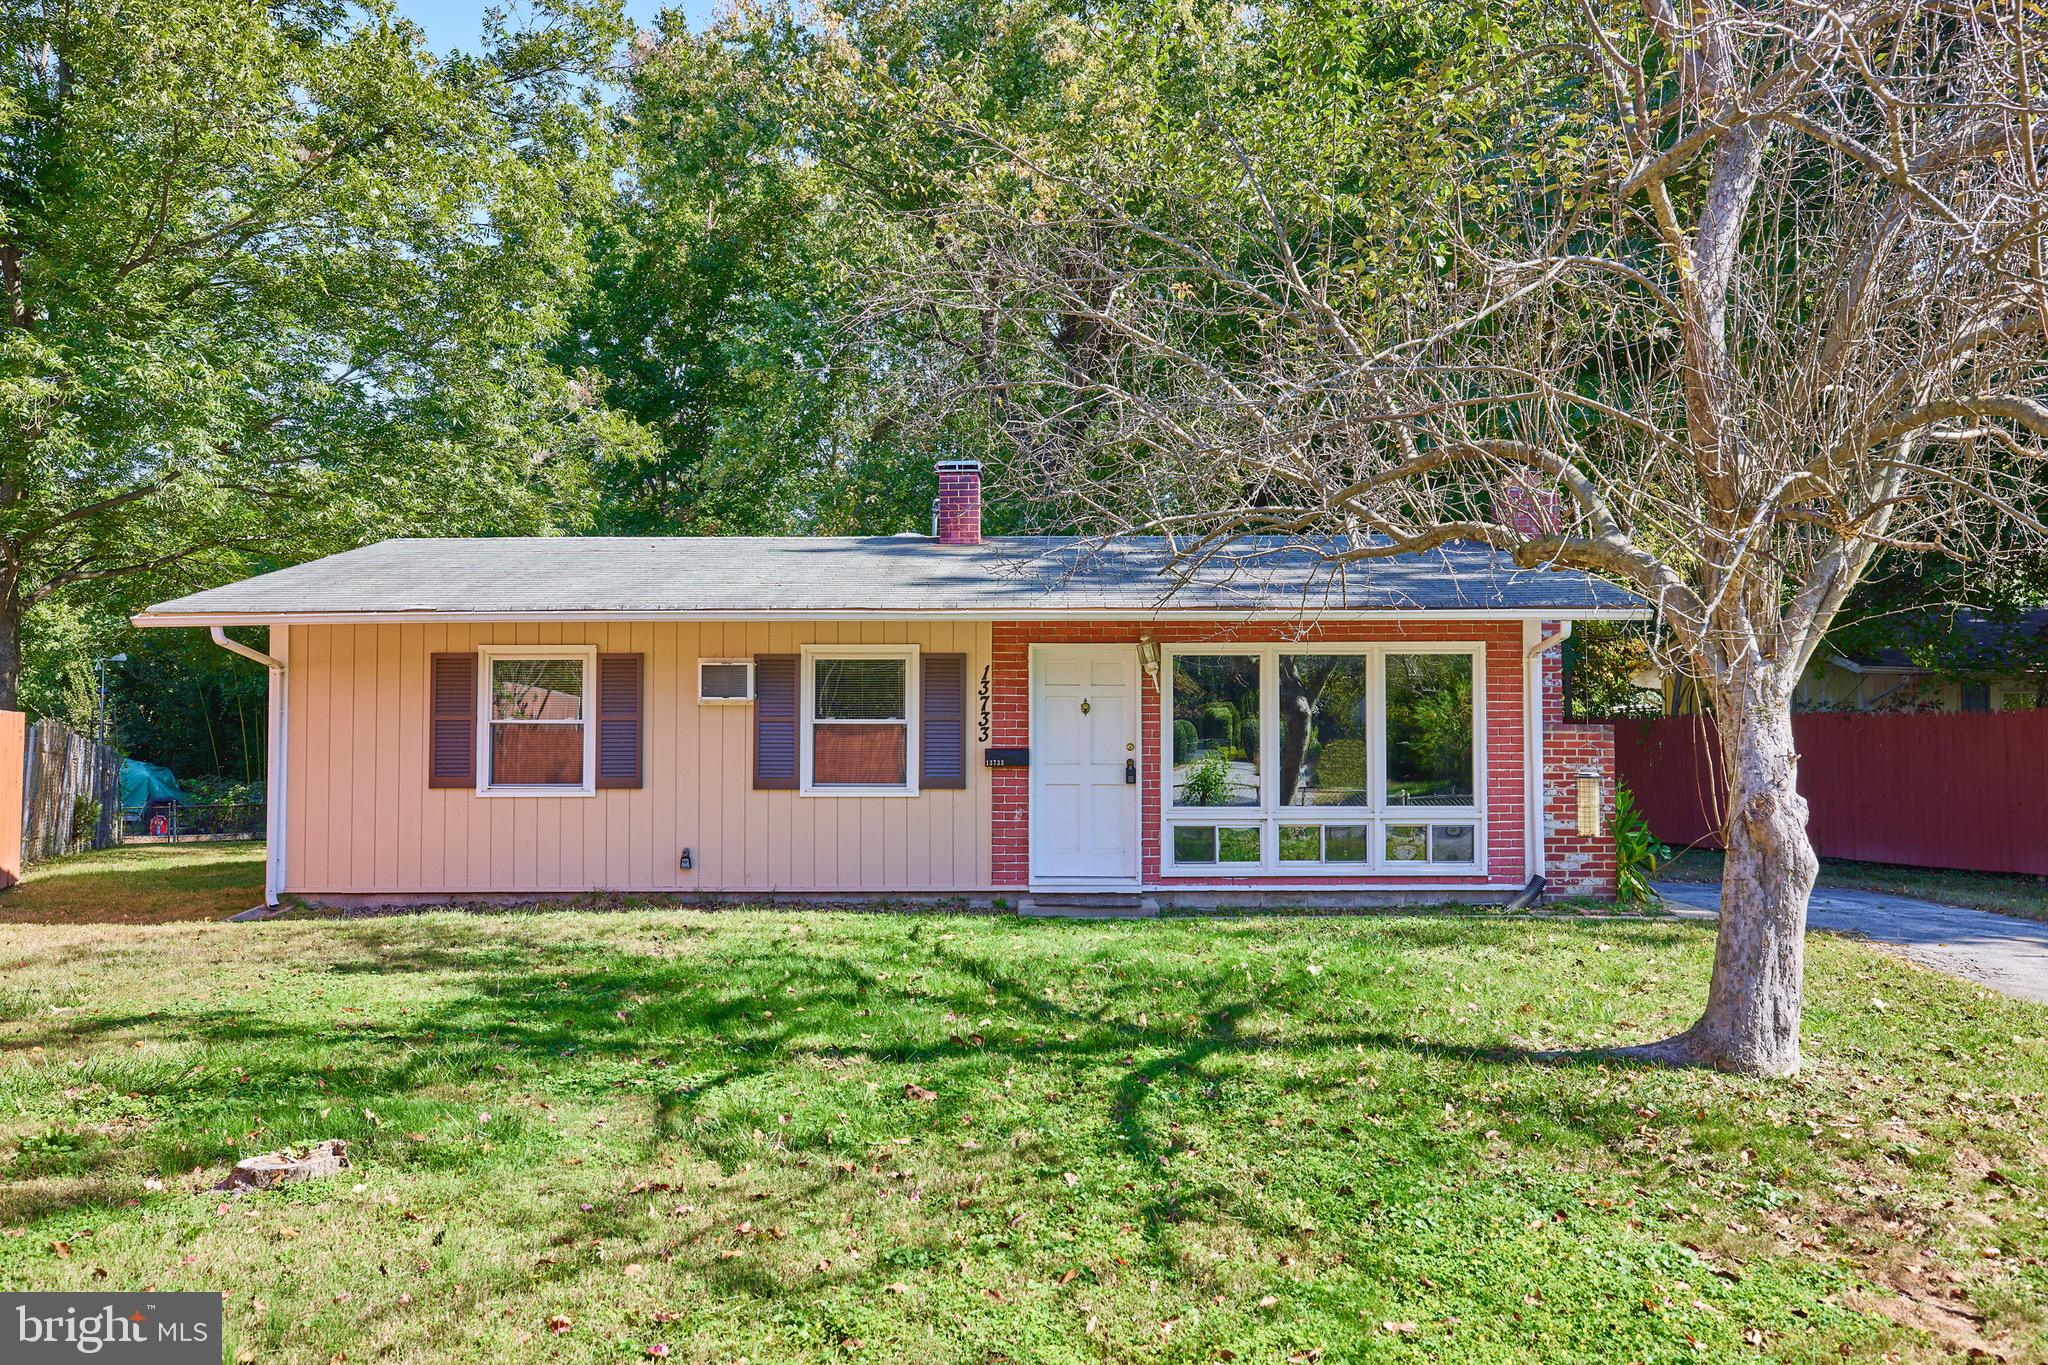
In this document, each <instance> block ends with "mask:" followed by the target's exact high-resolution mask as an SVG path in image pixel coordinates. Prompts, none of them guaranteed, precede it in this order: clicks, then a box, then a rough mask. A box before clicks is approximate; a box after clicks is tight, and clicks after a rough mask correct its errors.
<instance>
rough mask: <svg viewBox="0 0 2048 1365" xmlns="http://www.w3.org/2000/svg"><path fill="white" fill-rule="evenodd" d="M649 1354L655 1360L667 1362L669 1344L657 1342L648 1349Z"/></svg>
mask: <svg viewBox="0 0 2048 1365" xmlns="http://www.w3.org/2000/svg"><path fill="white" fill-rule="evenodd" d="M647 1354H648V1355H649V1356H650V1357H651V1358H653V1359H655V1360H667V1359H668V1344H667V1343H666V1342H660V1341H657V1342H655V1343H654V1344H653V1345H652V1346H650V1347H648V1348H647Z"/></svg>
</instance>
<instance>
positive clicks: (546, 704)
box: [477, 645, 597, 796]
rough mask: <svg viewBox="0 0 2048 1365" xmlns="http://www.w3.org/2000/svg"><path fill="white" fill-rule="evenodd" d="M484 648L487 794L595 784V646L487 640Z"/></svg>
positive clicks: (481, 779)
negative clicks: (491, 642) (498, 643)
mask: <svg viewBox="0 0 2048 1365" xmlns="http://www.w3.org/2000/svg"><path fill="white" fill-rule="evenodd" d="M479 656H480V658H479V661H480V663H481V665H482V666H481V667H480V668H479V669H478V670H477V672H478V675H479V678H480V680H481V682H482V684H483V686H482V693H483V695H482V696H481V697H480V698H479V702H478V715H477V723H478V727H479V734H478V745H477V748H478V753H479V758H480V762H479V763H478V764H477V790H478V791H480V792H482V793H483V794H485V795H487V796H489V795H498V796H506V795H556V796H560V795H580V794H583V793H586V792H590V791H594V790H595V784H594V782H593V778H594V776H595V773H596V768H597V761H596V760H597V755H596V743H595V741H596V731H595V727H594V726H592V725H591V724H590V713H591V708H592V705H593V703H594V702H595V700H596V696H597V688H596V680H597V650H596V648H595V647H593V646H587V645H565V646H542V645H519V646H511V645H506V646H493V645H486V646H485V647H484V648H483V649H482V650H480V651H479Z"/></svg>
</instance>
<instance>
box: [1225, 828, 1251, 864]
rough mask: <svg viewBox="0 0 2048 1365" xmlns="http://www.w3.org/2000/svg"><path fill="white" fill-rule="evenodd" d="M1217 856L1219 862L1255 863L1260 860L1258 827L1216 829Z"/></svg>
mask: <svg viewBox="0 0 2048 1365" xmlns="http://www.w3.org/2000/svg"><path fill="white" fill-rule="evenodd" d="M1216 857H1217V861H1218V862H1225V863H1255V862H1257V861H1258V860H1259V832H1258V831H1257V830H1256V829H1219V830H1217V831H1216Z"/></svg>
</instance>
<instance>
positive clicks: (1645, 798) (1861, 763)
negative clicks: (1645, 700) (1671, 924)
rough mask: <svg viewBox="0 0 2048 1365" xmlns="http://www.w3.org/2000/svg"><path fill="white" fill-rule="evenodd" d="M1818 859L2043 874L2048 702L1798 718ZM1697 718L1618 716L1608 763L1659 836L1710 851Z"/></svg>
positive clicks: (1709, 791)
mask: <svg viewBox="0 0 2048 1365" xmlns="http://www.w3.org/2000/svg"><path fill="white" fill-rule="evenodd" d="M1792 737H1793V741H1794V742H1795V743H1796V744H1797V745H1798V746H1799V791H1800V794H1801V795H1802V796H1804V797H1805V798H1806V804H1807V807H1808V814H1807V832H1808V834H1810V835H1811V836H1812V838H1813V846H1814V849H1815V850H1816V851H1817V852H1818V853H1819V854H1820V855H1821V856H1822V857H1824V858H1854V859H1857V860H1860V861H1863V862H1875V863H1906V864H1910V865H1912V866H1915V867H1956V868H1968V869H1971V870H1974V871H1978V872H2032V873H2037V874H2040V875H2044V876H2048V710H2042V711H2005V712H1996V713H1992V714H1988V715H1869V714H1855V713H1834V714H1827V715H1806V716H1794V717H1793V718H1792ZM1718 744H1719V741H1718V740H1717V739H1716V738H1715V734H1714V726H1713V722H1712V721H1709V720H1703V719H1702V718H1700V717H1698V716H1667V717H1664V718H1662V719H1659V720H1647V721H1637V720H1623V721H1617V722H1615V726H1614V759H1615V768H1616V770H1617V772H1618V775H1619V777H1620V780H1621V781H1622V783H1623V784H1625V785H1626V786H1627V787H1628V788H1629V789H1630V790H1631V791H1633V792H1634V793H1635V796H1636V803H1637V805H1639V806H1640V807H1641V808H1642V811H1643V815H1644V817H1645V818H1646V819H1648V820H1649V822H1650V829H1651V831H1652V832H1653V833H1655V834H1656V836H1657V837H1658V838H1659V839H1662V840H1663V841H1664V842H1665V843H1668V844H1672V845H1674V846H1678V845H1687V844H1700V845H1704V846H1706V847H1708V848H1718V847H1720V843H1721V840H1720V834H1719V829H1720V824H1721V808H1722V802H1723V792H1722V782H1721V753H1720V749H1719V747H1718Z"/></svg>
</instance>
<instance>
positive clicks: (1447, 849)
mask: <svg viewBox="0 0 2048 1365" xmlns="http://www.w3.org/2000/svg"><path fill="white" fill-rule="evenodd" d="M1473 856H1474V854H1473V843H1472V826H1470V825H1437V826H1435V827H1434V828H1432V829H1431V830H1430V832H1429V860H1430V861H1431V862H1433V863H1469V862H1471V861H1472V860H1473Z"/></svg>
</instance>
